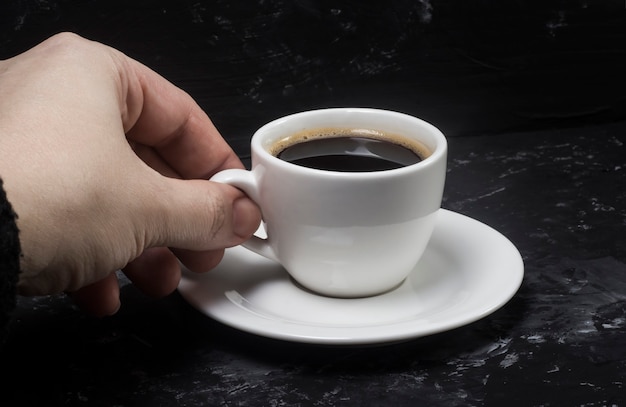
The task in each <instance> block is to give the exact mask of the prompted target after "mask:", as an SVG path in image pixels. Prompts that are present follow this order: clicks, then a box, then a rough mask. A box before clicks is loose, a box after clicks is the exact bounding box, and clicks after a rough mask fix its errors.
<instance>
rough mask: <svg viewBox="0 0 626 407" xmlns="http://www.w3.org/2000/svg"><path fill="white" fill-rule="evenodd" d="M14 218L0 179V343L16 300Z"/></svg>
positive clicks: (17, 245) (17, 246)
mask: <svg viewBox="0 0 626 407" xmlns="http://www.w3.org/2000/svg"><path fill="white" fill-rule="evenodd" d="M16 219H17V215H16V214H15V212H13V208H12V207H11V204H10V203H9V201H8V200H7V196H6V193H5V191H4V186H3V182H2V179H0V344H1V343H2V342H3V340H4V337H5V334H6V326H7V324H8V322H9V319H10V317H11V312H12V311H13V309H14V308H15V305H16V301H17V278H18V274H19V271H20V255H21V249H20V240H19V230H18V229H17V224H16V222H15V221H16Z"/></svg>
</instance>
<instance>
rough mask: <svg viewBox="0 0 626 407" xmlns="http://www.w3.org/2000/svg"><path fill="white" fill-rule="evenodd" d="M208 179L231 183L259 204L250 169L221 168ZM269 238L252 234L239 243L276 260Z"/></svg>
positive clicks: (254, 180) (255, 181)
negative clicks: (221, 169)
mask: <svg viewBox="0 0 626 407" xmlns="http://www.w3.org/2000/svg"><path fill="white" fill-rule="evenodd" d="M210 181H213V182H219V183H222V184H228V185H232V186H233V187H235V188H238V189H240V190H242V191H243V192H245V193H246V195H248V197H250V199H252V200H253V201H254V202H255V203H256V204H257V205H259V206H261V205H260V194H259V188H258V183H257V180H256V178H255V177H254V173H253V172H252V171H247V170H240V169H236V168H234V169H228V170H223V171H220V172H218V173H217V174H215V175H213V177H211V179H210ZM269 239H270V237H269V236H268V237H267V239H263V238H260V237H258V236H256V235H253V236H252V237H251V238H250V239H248V240H247V241H245V242H243V243H242V244H241V245H242V246H243V247H245V248H246V249H248V250H250V251H253V252H255V253H256V254H260V255H261V256H263V257H267V258H268V259H270V260H274V261H276V262H278V261H279V260H278V258H277V257H276V254H275V253H274V249H272V247H271V246H270V244H269Z"/></svg>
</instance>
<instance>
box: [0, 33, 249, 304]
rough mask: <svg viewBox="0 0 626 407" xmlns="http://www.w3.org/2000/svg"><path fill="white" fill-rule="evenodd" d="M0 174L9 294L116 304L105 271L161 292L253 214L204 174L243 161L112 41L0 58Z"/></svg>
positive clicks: (237, 236)
mask: <svg viewBox="0 0 626 407" xmlns="http://www.w3.org/2000/svg"><path fill="white" fill-rule="evenodd" d="M0 95H2V97H1V98H0V177H1V178H2V179H3V181H4V186H5V190H6V192H7V196H8V198H9V201H10V202H11V204H12V206H13V209H14V210H15V212H16V213H17V215H18V220H17V224H18V228H19V229H20V242H21V247H22V254H23V256H22V259H21V263H20V267H21V273H20V276H19V283H18V291H19V293H20V294H21V295H29V296H31V295H45V294H54V293H60V292H68V293H70V295H71V296H72V297H73V298H74V300H75V301H76V303H77V304H79V305H80V306H81V307H83V308H84V309H85V310H87V311H88V312H90V313H92V314H94V315H97V316H104V315H111V314H113V313H115V312H116V311H117V310H118V308H119V307H120V300H119V285H118V281H117V277H116V271H117V270H120V269H121V270H123V272H124V273H125V274H126V275H127V276H128V277H129V279H130V280H131V281H133V283H134V284H135V285H136V286H137V287H139V288H140V289H141V290H143V291H144V292H146V293H147V294H149V295H152V296H156V297H158V296H163V295H167V294H169V293H171V292H172V291H173V290H174V289H175V288H176V286H177V284H178V281H179V279H180V273H181V271H180V266H179V260H180V261H181V262H182V263H184V264H185V265H186V266H187V267H188V268H190V269H191V270H193V271H197V272H204V271H208V270H210V269H211V268H213V267H214V266H215V265H217V264H218V263H219V261H220V260H221V258H222V256H223V254H224V248H226V247H230V246H235V245H238V244H240V243H242V242H243V241H245V240H247V239H248V238H249V237H250V236H251V235H252V233H253V232H254V231H255V230H256V229H257V227H258V225H259V222H260V212H259V210H258V208H257V206H256V205H255V204H254V203H253V202H252V201H251V200H249V199H248V198H247V197H246V196H245V195H244V194H243V193H242V192H240V191H239V190H237V189H235V188H233V187H230V186H227V185H222V184H217V183H213V182H210V181H207V179H208V178H210V177H211V176H212V175H213V174H215V173H216V172H218V171H220V170H222V169H226V168H243V166H242V164H241V162H240V161H239V159H238V158H237V156H236V155H235V153H234V152H233V151H232V149H231V148H230V147H229V146H228V144H227V143H226V142H225V141H224V139H223V138H222V136H221V135H220V134H219V132H218V131H217V129H216V128H215V126H214V125H213V123H212V122H211V120H210V119H209V117H208V116H207V115H206V114H205V113H204V112H203V111H202V110H201V108H200V107H199V106H198V105H197V104H196V103H195V102H194V101H193V99H192V98H191V97H190V96H189V95H188V94H186V93H185V92H184V91H182V90H180V89H178V88H176V87H175V86H174V85H172V84H171V83H169V82H167V81H166V80H165V79H163V78H162V77H161V76H159V75H158V74H156V73H155V72H153V71H151V70H150V69H148V68H147V67H145V66H144V65H142V64H140V63H138V62H137V61H135V60H133V59H131V58H128V57H127V56H125V55H124V54H122V53H120V52H119V51H117V50H115V49H112V48H110V47H107V46H105V45H102V44H99V43H95V42H92V41H88V40H86V39H84V38H81V37H79V36H76V35H74V34H69V33H63V34H58V35H56V36H54V37H52V38H50V39H48V40H46V41H44V42H43V43H41V44H39V45H37V46H36V47H34V48H32V49H30V50H28V51H27V52H25V53H23V54H20V55H18V56H16V57H14V58H11V59H8V60H4V61H0Z"/></svg>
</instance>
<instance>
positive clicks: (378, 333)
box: [178, 208, 524, 345]
mask: <svg viewBox="0 0 626 407" xmlns="http://www.w3.org/2000/svg"><path fill="white" fill-rule="evenodd" d="M442 222H451V223H452V224H454V225H465V226H467V225H470V227H471V228H475V229H477V230H478V229H480V231H481V233H487V234H489V235H490V237H491V238H495V239H497V240H498V242H499V244H502V245H503V248H504V249H505V251H508V253H506V256H504V257H503V259H504V260H506V262H507V265H508V267H507V268H506V270H504V272H506V273H507V277H508V280H507V284H506V287H503V290H504V291H500V293H499V297H498V298H495V299H491V300H490V299H487V300H485V301H484V304H482V306H481V307H480V312H478V310H477V312H471V311H470V312H469V314H468V313H467V312H459V315H460V317H458V318H448V319H447V320H446V319H444V320H442V321H436V322H434V321H433V322H431V323H429V324H428V325H427V326H426V327H424V326H423V324H417V327H415V328H413V329H410V327H408V326H407V325H408V324H407V323H406V322H410V321H406V322H403V323H397V324H396V323H389V324H388V325H387V324H374V325H367V326H330V325H328V326H326V325H325V326H321V327H320V326H316V325H315V324H305V323H300V324H299V323H297V322H294V321H282V320H280V318H276V319H274V320H271V319H270V320H268V319H267V318H266V317H265V316H261V315H255V314H254V313H253V312H251V311H249V310H248V311H247V312H246V311H245V310H244V308H242V307H238V308H239V310H238V311H237V310H235V311H236V312H239V311H241V310H244V311H242V312H243V314H241V316H242V317H241V318H237V317H233V316H232V313H231V312H228V310H229V309H230V311H233V307H237V306H236V305H235V304H234V303H233V302H232V300H231V299H228V298H227V296H228V292H229V291H232V290H228V291H223V290H220V291H219V293H218V295H221V297H222V298H221V300H222V301H219V300H220V298H217V300H218V301H215V300H216V298H213V297H215V296H212V297H211V298H201V299H199V298H197V296H194V295H193V287H194V285H195V284H201V281H202V280H203V279H204V278H207V277H206V276H205V275H198V274H195V273H191V272H189V271H186V270H184V271H183V276H182V278H181V282H180V284H179V286H178V291H179V293H180V294H181V296H182V297H183V298H184V299H185V300H186V301H187V302H188V303H189V304H190V305H191V306H192V307H194V308H196V309H197V310H198V311H200V312H201V313H203V314H205V315H206V316H208V317H210V318H212V319H214V320H216V321H218V322H220V323H222V324H224V325H227V326H230V327H232V328H235V329H238V330H241V331H243V332H248V333H250V334H254V335H258V336H262V337H266V338H272V339H277V340H282V341H288V342H299V343H308V344H319V345H375V344H385V343H394V342H403V341H407V340H412V339H416V338H420V337H425V336H430V335H434V334H437V333H441V332H446V331H449V330H452V329H456V328H459V327H462V326H465V325H468V324H470V323H473V322H476V321H478V320H480V319H483V318H485V317H486V316H488V315H490V314H492V313H493V312H495V311H496V310H498V309H500V308H501V307H503V306H504V305H505V304H506V303H508V302H509V301H510V300H511V298H512V297H513V296H514V295H515V294H516V293H517V291H518V290H519V287H520V286H521V284H522V282H523V277H524V263H523V259H522V256H521V254H520V252H519V250H518V249H517V248H516V247H515V245H513V243H512V242H511V241H510V240H509V239H508V238H506V237H505V236H504V235H502V234H501V233H500V232H498V231H497V230H495V229H494V228H492V227H491V226H488V225H486V224H485V223H482V222H480V221H478V220H476V219H474V218H471V217H469V216H466V215H463V214H460V213H457V212H454V211H451V210H448V209H443V208H442V209H440V210H439V213H438V218H437V221H436V223H435V229H437V225H438V224H440V223H442ZM430 246H431V244H430V243H429V245H428V246H427V248H426V251H428V250H429V247H430ZM233 249H236V250H246V249H244V248H242V247H236V248H231V249H227V250H228V251H231V250H233ZM431 250H432V249H431ZM250 254H252V255H254V256H258V255H256V254H253V253H251V252H250ZM501 254H502V253H500V255H501ZM500 257H502V256H500ZM259 260H263V261H265V260H266V259H264V258H262V257H260V256H259ZM504 260H503V261H504ZM277 267H279V266H278V265H277ZM459 273H462V272H461V271H459ZM209 275H210V272H209ZM208 278H210V276H209V277H208ZM198 281H200V283H198ZM486 284H487V281H486V280H485V281H484V282H483V285H485V286H486ZM473 286H476V285H475V284H474V285H473ZM224 306H225V307H226V310H227V312H222V310H221V307H224ZM477 308H478V307H477ZM444 314H445V312H444ZM422 318H423V316H422ZM417 319H418V318H413V319H412V320H413V321H417ZM242 320H243V321H242ZM250 322H252V323H250ZM383 326H387V327H389V328H395V329H389V330H380V329H375V328H380V327H383ZM313 328H315V329H313ZM316 330H317V331H316ZM314 331H315V332H314ZM320 331H321V332H320ZM374 331H375V332H374Z"/></svg>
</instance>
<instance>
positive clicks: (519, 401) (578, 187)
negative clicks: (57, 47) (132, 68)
mask: <svg viewBox="0 0 626 407" xmlns="http://www.w3.org/2000/svg"><path fill="white" fill-rule="evenodd" d="M232 3H234V2H227V1H215V2H202V1H177V2H175V1H134V2H132V1H131V2H122V1H114V0H111V1H99V0H92V1H77V0H65V1H63V0H49V1H45V0H19V1H13V2H5V3H3V4H2V5H0V22H1V25H0V58H6V57H9V56H11V55H14V54H16V53H18V52H20V51H22V50H24V49H26V48H27V47H29V46H31V45H34V44H35V43H37V42H39V41H40V40H41V39H43V38H45V37H47V36H49V35H50V34H52V33H54V32H57V31H61V30H72V31H76V32H78V33H80V34H82V35H85V36H87V37H89V38H93V39H97V40H99V41H103V42H106V43H108V44H111V45H113V46H115V47H117V48H120V49H122V50H123V51H125V52H126V53H128V54H129V55H131V56H133V57H135V58H137V59H140V60H141V61H143V62H144V63H146V64H147V65H149V66H151V67H152V68H154V69H156V70H157V71H158V72H160V73H162V74H163V75H164V76H165V77H167V78H168V79H170V80H172V81H173V82H174V83H176V84H177V85H179V86H181V87H183V88H184V89H186V90H187V91H188V92H189V93H190V94H192V96H193V97H194V98H196V99H197V100H198V102H199V103H200V104H201V105H202V106H203V107H204V108H205V109H206V110H207V112H208V113H209V115H210V116H211V117H212V118H213V119H214V121H215V122H216V124H217V126H218V128H219V129H220V130H221V131H222V133H223V134H224V136H225V137H226V138H227V139H228V140H229V142H230V143H231V144H232V145H233V146H234V148H235V149H236V151H237V152H238V153H239V154H240V155H241V156H242V158H244V160H245V159H246V156H247V154H248V141H249V136H250V134H251V133H252V132H253V131H254V129H256V128H257V127H259V126H260V125H262V124H263V123H265V122H267V121H269V120H271V119H273V118H275V117H278V116H281V115H283V114H286V113H291V112H294V111H298V110H303V109H309V108H314V107H324V106H349V105H358V106H373V107H381V108H388V109H395V110H399V111H403V112H407V113H410V114H414V115H417V116H420V117H423V118H425V119H427V120H429V121H431V122H433V123H434V124H435V125H437V126H438V127H440V128H441V129H442V130H443V131H444V132H445V133H446V134H447V135H448V137H449V146H450V153H449V171H448V179H447V184H446V189H445V194H444V202H443V206H444V207H445V208H448V209H451V210H453V211H457V212H460V213H463V214H466V215H468V216H471V217H473V218H476V219H478V220H480V221H482V222H484V223H486V224H488V225H490V226H492V227H494V228H495V229H497V230H499V231H500V232H502V233H503V234H504V235H506V236H507V237H508V238H510V239H511V240H512V241H513V242H514V243H515V245H516V246H517V247H518V248H519V250H520V252H521V253H522V256H523V258H524V262H525V267H526V270H525V278H524V282H523V284H522V286H521V288H520V290H519V292H518V293H517V295H516V296H515V297H514V298H513V299H512V300H511V301H510V302H509V303H508V304H506V305H505V306H504V307H503V308H502V309H500V310H498V311H497V312H495V313H494V314H492V315H490V316H488V317H486V318H484V319H482V320H480V321H478V322H475V323H473V324H471V325H468V326H465V327H461V328H458V329H455V330H453V331H450V332H445V333H441V334H437V335H433V336H430V337H425V338H419V339H415V340H412V341H408V342H405V343H401V344H395V345H386V346H375V347H348V348H345V347H329V346H313V345H303V344H295V343H287V342H281V341H275V340H270V339H265V338H261V337H257V336H254V335H250V334H247V333H243V332H240V331H237V330H234V329H232V328H229V327H226V326H224V325H222V324H220V323H217V322H215V321H213V320H211V319H209V318H207V317H205V316H204V315H202V314H200V313H199V312H198V311H196V310H195V309H193V308H192V307H190V306H189V305H188V304H187V303H186V302H185V301H184V300H183V299H182V298H181V297H180V295H179V294H178V293H174V294H172V295H171V296H169V297H167V298H164V299H161V300H153V299H149V298H146V297H145V296H143V295H142V294H141V293H139V292H138V291H137V290H136V289H135V288H134V287H133V286H132V285H130V284H126V285H125V286H124V287H123V288H122V301H123V306H122V309H121V310H120V312H119V313H118V314H117V315H116V316H114V317H111V318H106V319H102V320H100V319H93V318H89V317H87V316H85V315H84V314H82V313H81V312H80V311H79V310H77V309H76V308H74V307H73V305H72V303H71V301H69V300H68V299H67V298H65V297H63V296H53V297H40V298H20V299H19V306H18V309H17V310H16V313H15V320H14V322H13V324H12V325H11V327H10V335H9V339H8V342H7V343H6V344H5V346H4V347H3V348H2V349H0V366H2V371H3V372H4V373H5V376H8V377H6V378H5V379H3V380H1V381H0V389H1V391H0V405H2V406H34V405H42V406H43V405H45V406H83V405H84V406H88V405H93V406H221V405H224V406H227V405H228V406H260V405H267V406H283V405H285V406H291V405H302V406H308V405H311V406H354V405H380V406H387V405H395V406H403V405H407V406H409V405H410V406H414V405H445V406H481V405H493V406H501V405H513V406H517V405H519V406H562V405H563V406H622V405H626V233H624V231H625V230H626V189H625V188H624V186H625V185H626V146H625V145H624V143H626V108H625V105H626V104H625V95H626V86H625V80H624V72H626V63H625V59H626V58H625V50H624V44H625V43H626V41H625V39H626V10H625V6H626V5H625V4H623V2H622V1H597V2H591V1H585V0H580V1H544V2H538V1H535V2H532V1H528V2H497V3H496V2H487V1H478V2H463V1H460V0H458V1H451V0H447V1H434V0H433V1H426V0H422V1H399V0H396V1H388V2H385V4H384V5H382V4H377V5H373V4H374V3H371V4H370V3H368V2H349V1H343V2H325V1H313V0H309V1H305V0H300V1H294V2H281V1H257V2H250V3H249V4H247V5H243V3H236V4H232Z"/></svg>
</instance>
